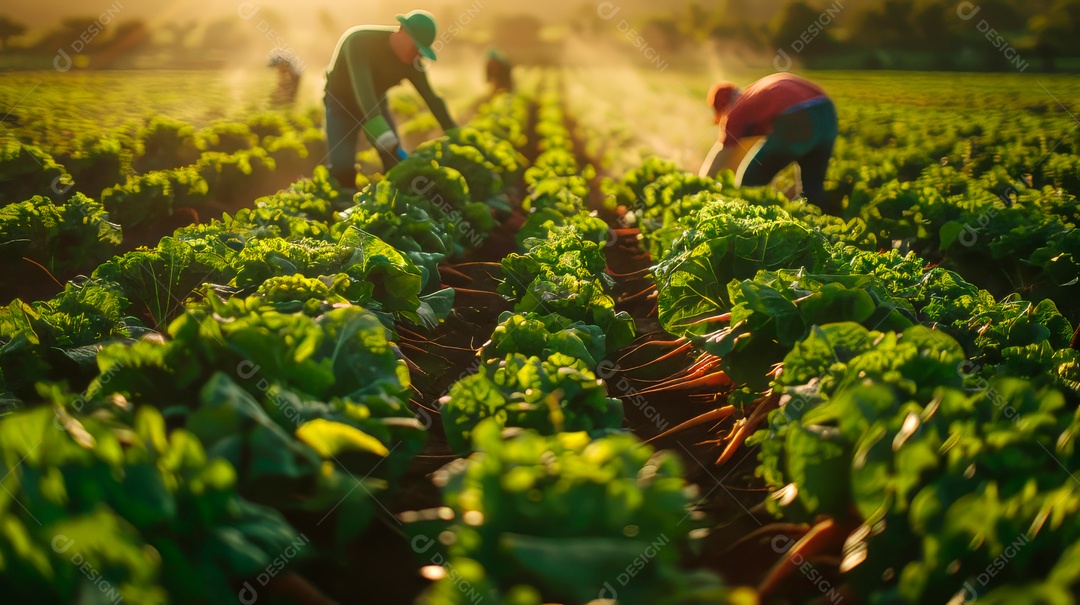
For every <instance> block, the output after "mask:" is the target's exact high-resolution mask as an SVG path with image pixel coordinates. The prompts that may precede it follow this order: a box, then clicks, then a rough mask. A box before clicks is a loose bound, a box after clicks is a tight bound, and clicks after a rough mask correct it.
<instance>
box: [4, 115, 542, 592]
mask: <svg viewBox="0 0 1080 605" xmlns="http://www.w3.org/2000/svg"><path fill="white" fill-rule="evenodd" d="M526 119H527V108H526V103H525V101H523V100H522V99H520V98H516V97H511V96H502V97H498V98H496V99H494V100H492V101H491V102H490V103H489V104H488V105H486V106H485V107H483V108H482V109H481V110H480V112H479V113H478V115H477V117H476V118H475V119H474V120H473V121H472V122H471V124H470V126H471V127H468V128H463V129H461V130H459V131H456V132H454V133H451V134H450V135H449V136H448V137H446V138H443V139H440V140H438V141H436V142H433V143H432V144H430V145H427V146H425V147H423V148H421V149H418V150H416V152H415V153H414V154H413V155H412V156H411V157H410V159H409V160H408V161H407V162H403V163H402V164H400V165H399V166H398V167H396V168H395V169H394V170H392V171H390V172H389V173H388V174H387V175H386V178H385V179H384V180H382V181H381V182H379V183H378V184H373V185H371V186H369V187H368V188H366V189H365V190H364V191H363V192H361V193H360V194H358V195H357V198H356V199H355V204H354V206H353V207H352V208H351V209H350V211H348V212H344V213H338V214H335V213H334V206H335V205H337V204H343V203H344V202H346V201H347V200H342V199H340V197H339V194H338V192H337V191H336V190H335V188H334V185H333V184H332V183H330V182H329V181H328V179H327V174H326V171H325V169H322V168H318V169H316V171H315V175H314V178H312V179H310V180H304V181H301V182H298V183H296V184H295V185H293V186H292V187H290V188H289V189H287V190H284V191H281V192H279V193H277V194H275V195H272V196H269V197H265V198H261V199H259V200H256V202H255V204H254V206H253V207H251V208H245V209H242V210H240V211H238V212H237V213H236V214H235V215H229V214H225V215H223V217H222V218H221V219H220V220H212V221H209V222H206V223H203V224H199V225H193V226H189V227H184V228H181V229H179V230H177V231H176V232H175V233H173V235H172V236H169V237H165V238H163V239H162V240H161V241H160V242H159V243H158V244H157V245H156V246H154V247H151V248H140V249H138V250H135V251H132V252H128V253H126V254H123V255H121V256H118V257H115V258H113V259H112V260H109V261H107V262H105V263H103V264H101V265H100V266H98V267H97V268H96V269H95V270H94V271H93V273H92V274H91V275H90V276H89V277H88V278H80V279H78V280H75V281H73V282H69V283H68V284H67V285H66V286H65V288H64V290H63V292H61V293H60V294H59V295H57V296H56V297H54V298H53V299H51V300H49V301H41V302H34V303H26V302H23V301H20V300H15V301H14V302H13V303H11V304H10V305H8V306H7V307H5V308H3V309H2V310H0V373H2V374H0V392H2V393H3V395H2V397H0V400H2V404H3V406H4V416H3V418H2V419H0V456H2V459H3V467H4V475H5V478H4V480H3V485H4V490H3V491H4V494H3V495H2V496H0V512H2V513H3V516H4V519H5V521H4V530H3V532H4V539H2V540H0V566H2V567H3V571H4V573H3V574H2V578H3V580H0V584H2V585H3V589H4V591H5V592H6V593H7V594H9V595H13V596H12V598H14V599H15V600H17V601H30V600H33V601H34V602H75V601H82V600H86V599H93V598H97V597H98V596H100V595H105V596H106V598H113V597H114V596H119V597H122V598H123V599H125V600H127V601H129V602H137V603H159V602H169V601H175V602H212V603H218V602H220V603H228V602H234V601H235V599H236V598H237V589H238V587H239V586H240V585H241V583H242V582H244V580H246V579H250V580H251V582H249V583H246V584H244V586H245V587H246V588H247V589H249V590H251V589H253V585H254V583H255V578H257V577H260V576H264V575H266V574H269V575H277V574H278V573H279V572H280V570H281V569H282V567H283V566H284V564H285V563H290V568H291V560H292V559H293V558H297V559H298V561H299V560H305V559H306V560H308V561H312V560H317V559H319V558H326V557H333V556H339V555H341V553H342V552H344V549H345V548H346V546H347V545H348V544H349V543H350V542H352V541H353V540H355V539H356V538H357V537H358V536H359V535H360V534H361V532H362V531H363V530H364V529H365V526H366V525H367V524H368V522H369V520H370V519H371V518H372V516H373V515H374V514H376V512H377V511H378V510H380V509H379V505H378V500H377V499H376V498H377V496H378V497H382V496H383V495H390V494H391V493H392V490H393V487H394V485H395V480H396V478H398V477H400V476H401V474H402V473H403V472H404V471H405V468H406V466H407V465H408V463H409V461H410V460H411V459H412V458H413V457H414V456H415V455H416V454H417V453H418V452H419V451H420V449H421V448H422V447H423V445H424V442H425V439H426V433H427V431H426V427H425V426H424V424H423V423H422V422H420V420H419V419H418V418H416V417H415V415H414V414H413V412H412V411H411V410H410V408H409V407H408V405H407V402H408V399H409V396H410V394H411V381H410V373H409V369H408V366H409V362H408V361H407V360H406V359H405V358H404V357H403V356H402V354H401V351H400V350H399V349H398V347H397V346H396V344H395V329H396V327H397V326H398V325H413V326H420V328H419V329H424V328H427V327H431V326H434V325H436V324H437V323H438V322H439V321H441V319H442V318H444V317H446V315H447V313H449V312H450V309H451V307H452V305H453V301H454V292H453V290H452V289H449V288H443V287H442V286H441V283H440V281H441V280H440V278H439V273H438V271H437V270H435V266H436V265H437V264H438V263H439V262H440V261H441V260H442V259H443V258H452V257H455V256H460V255H461V254H462V253H463V252H464V251H465V250H467V249H472V248H475V247H477V246H478V245H480V244H481V243H482V242H483V240H484V239H485V237H486V235H487V233H488V232H489V231H490V230H491V229H492V228H493V227H494V220H493V215H494V214H498V213H499V212H502V211H503V206H504V205H505V200H504V198H502V197H501V194H502V193H503V191H504V189H505V186H507V185H508V184H510V183H514V182H516V180H517V179H518V175H520V173H521V171H522V170H523V169H524V158H523V157H522V156H521V154H520V153H519V152H518V150H517V149H516V148H515V145H519V146H520V145H524V142H525V136H524V132H525V131H524V129H525V121H526ZM451 166H457V167H458V168H460V171H459V170H457V169H455V168H452V167H451ZM88 570H89V571H88ZM281 573H286V572H281ZM260 582H262V580H260ZM300 582H301V583H302V580H300ZM249 596H250V595H249Z"/></svg>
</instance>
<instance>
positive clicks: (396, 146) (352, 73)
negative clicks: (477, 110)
mask: <svg viewBox="0 0 1080 605" xmlns="http://www.w3.org/2000/svg"><path fill="white" fill-rule="evenodd" d="M397 20H398V22H399V23H401V25H400V27H395V26H383V25H360V26H357V27H354V28H352V29H350V30H348V31H346V32H345V34H344V35H343V36H342V37H341V40H339V41H338V45H337V50H335V51H334V58H333V59H331V61H330V67H329V70H328V71H327V72H326V142H327V145H328V146H329V148H330V174H331V175H332V176H333V177H335V178H336V179H337V180H338V182H339V183H341V184H342V186H344V187H347V188H352V187H355V184H356V142H357V136H358V131H359V130H363V132H364V134H365V135H366V136H367V138H368V140H369V141H371V143H372V145H374V146H375V148H376V149H377V150H378V152H379V158H380V159H381V160H382V164H383V168H384V169H385V170H389V169H390V168H391V167H393V166H394V165H395V164H397V162H398V161H399V160H401V159H403V158H404V157H405V152H404V151H403V150H402V149H401V142H400V139H398V135H397V130H396V129H395V127H394V121H393V117H392V116H391V115H390V110H389V108H388V107H387V103H386V92H387V90H388V89H390V88H392V87H394V86H396V85H398V84H399V83H401V81H402V80H408V81H410V82H412V85H413V86H414V87H415V88H416V91H417V92H418V93H420V96H421V97H422V98H423V99H424V102H425V103H427V106H428V108H430V109H431V113H432V114H434V115H435V119H437V120H438V121H439V125H440V126H442V128H443V130H444V131H445V130H451V129H453V128H457V123H455V122H454V119H453V118H451V117H450V113H449V112H448V111H447V109H446V103H444V102H443V100H442V99H441V98H440V97H439V96H438V95H437V94H435V92H434V91H433V90H432V89H431V84H429V83H428V79H427V74H426V73H425V71H424V66H423V65H422V63H421V57H424V58H427V59H430V60H432V61H434V60H435V51H434V50H432V48H431V44H432V43H433V42H434V41H435V18H434V17H432V15H431V13H429V12H427V11H423V10H414V11H412V12H410V13H408V14H407V15H398V18H397Z"/></svg>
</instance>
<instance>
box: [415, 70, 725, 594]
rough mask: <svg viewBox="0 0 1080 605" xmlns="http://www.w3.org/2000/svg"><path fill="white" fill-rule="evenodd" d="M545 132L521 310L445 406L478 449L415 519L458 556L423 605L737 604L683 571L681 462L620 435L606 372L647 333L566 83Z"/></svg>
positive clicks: (519, 276) (445, 416)
mask: <svg viewBox="0 0 1080 605" xmlns="http://www.w3.org/2000/svg"><path fill="white" fill-rule="evenodd" d="M536 133H537V135H538V136H537V138H538V143H537V147H538V150H539V154H538V156H537V157H536V159H535V161H534V162H533V164H532V166H531V167H530V168H529V169H528V170H527V171H526V172H525V182H526V184H527V186H528V193H527V195H526V197H525V200H524V202H523V209H524V210H525V211H526V212H527V219H526V221H525V223H524V225H523V226H522V228H521V230H520V232H519V233H518V236H517V240H518V243H519V246H520V248H521V250H523V253H515V254H510V255H508V256H507V257H505V258H504V259H503V260H502V268H503V272H504V281H503V283H502V285H501V286H500V288H499V292H500V293H501V294H503V295H504V296H505V297H506V298H508V299H509V300H511V301H513V303H514V308H513V310H512V311H508V312H506V313H505V314H504V315H503V316H502V317H500V318H499V325H498V326H497V327H496V328H495V330H494V332H493V333H492V335H491V339H490V340H489V341H488V342H487V343H485V344H484V345H483V347H482V348H481V350H480V364H479V371H478V372H477V373H475V374H472V375H469V376H467V377H464V378H462V379H460V380H459V381H458V382H456V383H455V384H454V385H452V386H451V388H450V390H449V394H448V395H446V396H445V397H444V398H443V399H442V400H441V402H440V404H441V406H440V413H441V417H442V422H443V426H444V428H445V430H446V435H447V439H448V442H449V444H450V446H451V447H452V448H453V449H454V450H455V452H457V453H459V454H467V453H469V452H473V453H472V454H471V455H470V456H469V457H468V458H466V459H459V460H458V461H456V462H454V463H452V464H450V465H449V466H447V467H445V468H444V469H442V470H441V471H439V473H438V474H437V475H436V482H437V484H438V485H440V486H441V487H442V489H443V494H444V502H445V505H446V506H445V507H444V508H443V509H440V510H437V511H421V512H416V513H410V514H408V515H404V516H403V517H404V518H405V519H406V520H407V521H408V523H406V531H407V532H408V533H409V535H410V537H411V540H412V544H413V545H414V547H415V548H416V549H417V551H418V552H422V553H424V554H423V555H422V556H423V557H430V558H431V559H432V560H438V561H444V562H445V563H444V568H445V569H446V575H445V577H444V578H443V579H442V580H440V581H439V582H437V583H436V584H435V585H434V586H433V587H432V589H431V590H430V591H429V592H428V593H427V594H426V595H425V598H424V602H425V603H428V604H429V605H452V604H464V603H472V602H480V601H479V600H478V599H483V602H491V603H515V604H520V605H526V604H529V605H539V604H540V603H547V602H562V603H585V602H590V601H594V600H597V599H611V600H617V602H619V603H626V604H635V603H637V604H658V603H688V602H711V603H719V602H727V601H726V599H727V598H728V594H727V591H726V590H725V589H724V588H723V587H722V585H721V584H720V582H719V580H718V578H716V577H715V576H713V575H711V574H708V573H704V572H701V573H695V572H688V571H686V570H685V569H684V568H683V567H681V566H680V558H681V557H682V555H684V554H685V553H686V552H687V551H686V549H688V548H689V547H690V543H691V540H690V535H691V534H692V530H693V529H694V528H695V526H696V525H697V517H695V516H692V515H691V514H690V509H689V507H690V505H691V504H692V501H693V491H692V490H691V489H690V488H689V487H688V486H687V484H686V483H685V481H684V480H683V478H682V472H681V466H680V464H679V461H678V459H677V458H676V457H674V456H672V455H670V454H667V453H664V452H654V451H653V449H652V448H651V447H649V446H648V445H645V444H642V443H641V442H639V441H638V440H637V439H636V438H635V437H634V436H633V435H631V434H629V433H626V432H624V431H622V430H620V427H621V426H622V421H623V407H622V403H621V402H620V400H619V399H616V398H613V397H610V396H609V395H610V394H609V393H608V392H607V387H606V385H605V383H604V382H603V381H602V380H599V379H598V378H597V377H596V375H595V373H594V368H596V367H597V364H598V363H599V362H600V361H601V360H602V359H603V358H604V357H605V356H606V355H608V354H609V353H611V352H613V351H616V350H618V349H620V348H623V347H625V346H626V345H627V344H629V343H630V342H631V341H632V340H633V339H634V337H635V325H634V321H633V319H632V318H631V317H629V316H628V315H626V314H625V313H623V312H616V310H615V302H614V300H613V298H612V297H611V295H610V294H609V292H610V289H611V287H612V285H613V284H612V282H611V277H610V276H609V275H607V274H606V266H607V265H606V259H605V253H604V250H605V245H606V243H607V241H608V233H609V231H608V226H607V224H606V223H605V222H604V221H602V220H601V219H599V218H597V217H596V216H595V215H594V214H590V213H588V212H586V209H585V205H584V202H583V200H584V199H586V198H587V195H588V193H589V186H590V184H589V180H588V178H587V177H586V176H583V175H582V170H581V169H580V168H579V166H578V164H577V161H576V159H575V157H574V154H573V149H572V145H571V140H570V135H569V132H568V131H567V129H566V126H565V119H564V115H563V111H562V109H561V97H560V95H559V94H558V92H557V89H556V81H555V80H554V79H547V80H545V81H544V84H543V87H542V89H541V94H540V95H539V97H538V113H537V120H536ZM433 546H434V548H432V547H433Z"/></svg>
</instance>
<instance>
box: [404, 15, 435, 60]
mask: <svg viewBox="0 0 1080 605" xmlns="http://www.w3.org/2000/svg"><path fill="white" fill-rule="evenodd" d="M397 20H398V23H401V27H402V28H403V29H404V30H405V33H407V34H409V37H410V38H412V41H413V44H415V45H416V49H417V50H419V51H420V54H421V55H423V56H425V57H427V58H428V59H431V60H432V61H434V60H435V51H434V50H432V48H431V45H432V44H433V43H434V42H435V16H434V15H432V14H431V13H429V12H427V11H426V10H419V9H418V10H414V11H410V12H409V13H406V14H404V15H398V17H397Z"/></svg>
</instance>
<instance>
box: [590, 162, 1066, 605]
mask: <svg viewBox="0 0 1080 605" xmlns="http://www.w3.org/2000/svg"><path fill="white" fill-rule="evenodd" d="M725 185H729V183H714V182H711V181H703V180H701V179H698V178H697V177H695V176H693V175H690V174H688V173H685V172H682V171H680V170H678V169H677V168H676V167H675V166H674V165H673V164H671V163H669V162H665V161H662V160H658V159H651V160H648V161H646V162H645V164H643V165H642V166H641V167H640V168H638V169H637V170H635V171H632V172H630V173H628V174H626V175H625V176H624V177H623V178H622V179H621V180H619V181H617V182H609V183H608V184H607V186H606V188H607V191H608V192H609V193H610V194H611V196H612V199H613V203H616V204H619V205H622V206H624V207H626V208H628V209H629V210H630V211H631V212H633V217H632V218H629V219H628V221H629V222H636V223H637V224H638V225H640V227H641V229H642V232H643V238H644V242H645V243H646V245H647V247H648V249H649V250H650V251H651V252H652V253H653V255H654V257H655V258H656V261H657V264H656V266H655V267H654V268H653V273H654V275H655V277H656V282H657V288H658V307H659V319H660V322H661V324H662V325H663V327H664V328H665V329H666V330H667V331H668V332H670V333H672V334H674V335H676V336H679V337H683V338H685V339H686V341H687V342H688V343H691V344H692V345H693V346H694V347H695V348H696V349H697V350H699V351H701V352H702V353H703V354H704V356H705V357H708V358H709V359H711V361H710V362H708V363H707V364H705V365H708V366H710V367H712V368H717V369H719V371H720V372H722V373H723V374H724V375H725V376H726V379H727V380H726V382H727V384H728V385H730V386H729V387H728V389H727V390H726V393H727V400H728V403H729V404H730V405H729V406H727V407H726V408H724V409H722V410H717V411H716V412H712V413H710V414H707V415H705V416H703V419H704V420H707V421H708V422H710V423H711V422H716V421H718V420H719V419H721V418H722V417H724V416H733V415H735V416H743V417H744V418H745V420H744V422H743V423H742V424H741V425H740V426H739V428H738V430H736V431H735V432H734V435H733V437H732V441H733V442H738V441H740V440H744V439H747V437H748V436H749V435H750V434H751V433H753V431H754V430H755V429H758V428H760V430H757V432H756V433H753V436H752V437H750V438H749V441H748V442H747V443H749V444H751V445H760V446H761V449H760V452H759V462H760V465H759V467H758V473H759V475H760V476H761V477H762V478H763V479H764V481H765V483H766V484H767V485H768V486H769V487H770V488H771V489H772V490H773V497H772V498H770V499H769V501H768V504H769V507H770V509H771V510H772V511H773V512H774V513H775V514H776V515H778V516H779V517H782V518H784V519H786V520H788V521H794V522H798V523H810V524H813V527H812V528H810V529H809V531H805V532H804V533H803V534H802V536H801V538H800V539H798V540H797V541H796V542H795V543H794V545H793V546H792V547H791V549H790V550H789V551H788V555H787V557H786V558H785V559H784V560H782V561H781V562H780V563H779V564H778V565H777V567H776V568H774V569H773V571H772V573H770V574H769V576H768V577H767V578H766V580H765V582H764V584H763V586H762V592H763V595H764V596H767V595H769V594H773V593H774V591H775V590H776V589H777V587H778V586H779V583H780V581H781V580H782V579H783V578H785V577H787V576H788V575H790V574H791V573H793V572H794V571H795V570H796V568H797V567H798V566H799V565H798V564H802V563H804V562H805V561H807V560H809V559H811V558H813V557H814V556H816V555H820V554H822V553H826V552H827V553H832V552H835V551H837V550H842V552H843V558H842V562H841V563H840V565H839V569H840V571H841V572H843V574H844V578H845V580H846V581H847V582H848V583H849V584H850V585H851V586H853V587H854V588H855V590H856V593H857V594H860V595H870V601H871V602H911V603H923V602H947V601H949V600H950V599H962V598H965V591H969V592H968V593H967V596H966V598H969V599H970V598H972V596H973V595H975V594H977V596H978V598H979V599H980V600H988V602H1010V601H1011V600H1013V599H1015V598H1016V597H1017V596H1018V595H1024V597H1025V598H1035V597H1032V595H1038V600H1044V601H1047V602H1073V601H1072V598H1073V597H1072V596H1071V595H1075V593H1076V589H1077V585H1078V582H1080V578H1078V577H1077V576H1076V575H1075V573H1073V570H1075V569H1076V555H1075V553H1076V552H1078V551H1077V545H1078V544H1080V542H1078V541H1077V540H1078V538H1080V534H1078V533H1077V531H1078V529H1080V526H1078V525H1077V524H1076V523H1075V521H1073V519H1075V511H1076V510H1077V507H1078V505H1080V498H1078V496H1076V494H1075V487H1076V485H1075V479H1073V478H1072V477H1071V475H1070V474H1069V469H1074V468H1076V465H1077V464H1078V463H1080V460H1078V459H1077V454H1076V448H1075V440H1074V439H1073V437H1074V436H1075V435H1076V434H1077V431H1078V430H1080V420H1078V418H1077V416H1076V414H1075V413H1073V412H1072V411H1071V410H1075V409H1076V404H1077V394H1076V393H1077V391H1078V387H1080V364H1078V361H1080V359H1078V358H1080V354H1078V352H1077V350H1075V349H1074V348H1071V347H1070V339H1071V338H1072V335H1073V329H1072V328H1073V326H1072V325H1071V324H1070V322H1069V321H1068V320H1067V319H1066V318H1065V317H1063V316H1062V314H1061V313H1060V312H1059V311H1058V309H1057V307H1056V305H1055V304H1054V302H1052V301H1051V300H1042V301H1041V302H1039V303H1038V304H1035V303H1031V302H1028V301H1026V300H1023V299H1022V298H1021V297H1020V296H1018V295H1015V294H1014V295H1009V296H1006V297H1004V298H995V297H994V296H993V295H992V294H990V293H989V292H987V291H986V290H980V289H979V288H977V287H976V286H974V285H972V284H970V283H968V282H967V281H965V280H964V279H963V278H962V277H961V276H960V275H958V274H957V273H955V272H953V271H950V270H947V269H945V268H941V267H928V266H927V263H926V262H925V261H924V260H923V259H921V258H919V257H918V256H916V255H915V253H914V252H912V253H909V254H907V255H902V254H900V253H899V252H898V251H896V250H891V251H889V252H877V251H876V250H875V248H876V246H873V245H870V246H868V245H867V238H868V237H872V235H873V234H869V233H867V232H866V230H865V229H859V228H852V227H855V226H856V225H857V223H849V224H848V225H847V226H845V225H844V223H843V222H842V221H839V220H837V219H827V218H824V217H821V216H819V215H818V214H817V213H816V212H814V211H813V210H812V209H809V208H807V207H806V206H804V205H801V204H798V205H791V204H785V203H783V202H781V201H780V200H779V199H778V196H776V195H775V194H770V193H769V192H764V191H759V192H758V194H757V195H759V196H760V197H757V199H754V195H755V192H754V191H747V190H744V191H740V192H738V193H739V194H740V195H743V196H746V197H748V198H749V199H741V198H740V197H735V196H730V195H725V194H724V193H722V191H726V187H725ZM721 187H725V189H723V190H722V189H721ZM770 198H771V199H770ZM785 207H786V208H787V210H785V209H784V208H785ZM733 445H738V444H737V443H734V444H733ZM730 448H731V445H729V449H730ZM727 459H728V458H727V457H724V456H721V461H726V460H727ZM1003 560H1007V561H1008V566H1005V565H1003V564H1000V563H1001V562H1002V561H1003ZM955 602H959V601H955Z"/></svg>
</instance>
